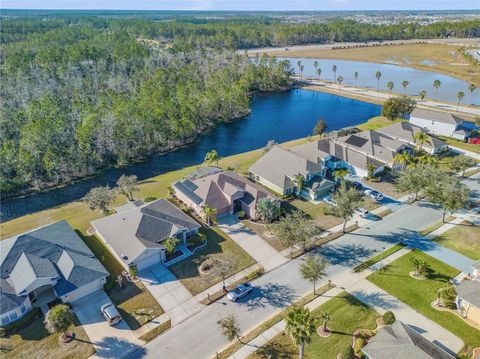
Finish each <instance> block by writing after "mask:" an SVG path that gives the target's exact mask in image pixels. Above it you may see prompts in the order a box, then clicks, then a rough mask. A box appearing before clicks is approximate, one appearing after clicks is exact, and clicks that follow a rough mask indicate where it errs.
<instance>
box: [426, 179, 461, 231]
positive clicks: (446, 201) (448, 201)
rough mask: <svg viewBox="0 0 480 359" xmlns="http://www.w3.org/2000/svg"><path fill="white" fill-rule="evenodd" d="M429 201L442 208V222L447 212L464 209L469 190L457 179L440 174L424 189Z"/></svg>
mask: <svg viewBox="0 0 480 359" xmlns="http://www.w3.org/2000/svg"><path fill="white" fill-rule="evenodd" d="M426 192H427V195H428V197H429V198H430V201H432V202H433V203H436V204H439V205H440V206H442V209H443V213H442V221H443V222H445V216H446V214H447V213H448V212H450V213H451V214H453V213H454V212H456V211H458V210H460V209H462V208H464V207H465V206H466V205H467V202H468V200H469V198H470V190H469V189H468V187H467V186H465V184H463V183H462V182H461V181H460V180H459V179H458V178H456V177H450V176H449V175H447V174H445V173H443V172H441V173H438V174H437V176H436V177H434V178H431V179H430V183H429V185H428V187H427V188H426Z"/></svg>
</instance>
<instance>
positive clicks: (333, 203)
mask: <svg viewBox="0 0 480 359" xmlns="http://www.w3.org/2000/svg"><path fill="white" fill-rule="evenodd" d="M323 202H325V203H326V204H328V205H329V206H333V207H336V206H337V204H336V203H335V201H334V200H333V199H332V197H330V196H326V197H324V198H323Z"/></svg>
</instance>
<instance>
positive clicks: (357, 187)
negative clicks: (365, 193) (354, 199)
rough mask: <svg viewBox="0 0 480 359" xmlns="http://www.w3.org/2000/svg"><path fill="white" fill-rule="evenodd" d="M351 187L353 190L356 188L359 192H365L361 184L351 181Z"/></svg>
mask: <svg viewBox="0 0 480 359" xmlns="http://www.w3.org/2000/svg"><path fill="white" fill-rule="evenodd" d="M350 186H352V187H353V188H355V189H356V190H358V191H361V190H363V185H362V184H361V183H360V182H356V181H351V182H350Z"/></svg>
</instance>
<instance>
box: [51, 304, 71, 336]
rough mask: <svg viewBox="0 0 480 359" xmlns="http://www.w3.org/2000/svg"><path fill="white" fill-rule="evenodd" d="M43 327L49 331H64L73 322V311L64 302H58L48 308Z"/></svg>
mask: <svg viewBox="0 0 480 359" xmlns="http://www.w3.org/2000/svg"><path fill="white" fill-rule="evenodd" d="M44 323H45V328H46V329H47V330H48V332H49V333H55V332H62V333H63V334H65V332H66V331H67V330H68V327H69V326H70V325H72V324H73V313H72V311H71V309H70V307H69V306H68V305H66V304H58V305H56V306H54V307H53V308H52V309H50V310H49V311H48V313H47V315H46V317H45V321H44Z"/></svg>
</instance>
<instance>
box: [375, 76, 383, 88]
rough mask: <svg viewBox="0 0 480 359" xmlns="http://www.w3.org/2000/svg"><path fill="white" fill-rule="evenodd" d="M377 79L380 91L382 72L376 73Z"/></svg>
mask: <svg viewBox="0 0 480 359" xmlns="http://www.w3.org/2000/svg"><path fill="white" fill-rule="evenodd" d="M375 78H376V79H377V91H378V90H379V87H380V79H381V78H382V73H381V72H380V71H377V72H376V73H375Z"/></svg>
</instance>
